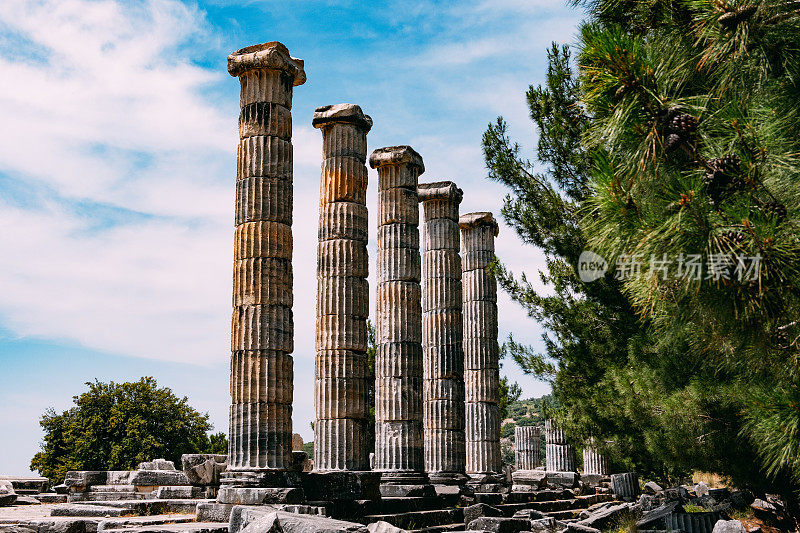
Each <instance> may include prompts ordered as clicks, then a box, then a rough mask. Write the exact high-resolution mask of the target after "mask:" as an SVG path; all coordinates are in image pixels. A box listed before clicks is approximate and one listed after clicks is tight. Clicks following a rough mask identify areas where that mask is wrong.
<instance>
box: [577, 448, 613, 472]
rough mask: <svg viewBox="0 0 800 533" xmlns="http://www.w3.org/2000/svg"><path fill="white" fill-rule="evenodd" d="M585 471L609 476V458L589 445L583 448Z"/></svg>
mask: <svg viewBox="0 0 800 533" xmlns="http://www.w3.org/2000/svg"><path fill="white" fill-rule="evenodd" d="M583 473H584V474H599V475H601V476H607V475H608V474H609V473H611V471H610V468H609V466H608V458H607V457H606V456H605V455H602V454H601V453H600V452H598V451H597V450H596V449H595V448H593V447H591V446H587V447H586V448H584V449H583Z"/></svg>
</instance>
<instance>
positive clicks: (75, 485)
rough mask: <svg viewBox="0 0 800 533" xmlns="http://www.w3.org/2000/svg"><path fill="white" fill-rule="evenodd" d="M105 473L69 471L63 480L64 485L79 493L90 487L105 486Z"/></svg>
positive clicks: (103, 471) (100, 471)
mask: <svg viewBox="0 0 800 533" xmlns="http://www.w3.org/2000/svg"><path fill="white" fill-rule="evenodd" d="M106 479H107V472H106V471H105V470H70V471H69V472H67V475H66V477H65V478H64V485H66V486H67V487H69V488H70V489H72V490H73V492H80V491H82V490H83V489H84V488H86V487H90V486H92V485H105V484H106Z"/></svg>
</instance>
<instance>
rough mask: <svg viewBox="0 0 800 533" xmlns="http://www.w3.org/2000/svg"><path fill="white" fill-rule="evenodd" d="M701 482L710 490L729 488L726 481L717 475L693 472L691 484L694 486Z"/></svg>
mask: <svg viewBox="0 0 800 533" xmlns="http://www.w3.org/2000/svg"><path fill="white" fill-rule="evenodd" d="M701 481H705V483H706V485H708V486H709V487H711V488H712V489H721V488H723V487H728V486H730V485H729V483H728V480H727V479H726V478H724V477H723V476H720V475H718V474H712V473H711V472H695V473H694V474H692V483H694V484H695V485H696V484H698V483H700V482H701Z"/></svg>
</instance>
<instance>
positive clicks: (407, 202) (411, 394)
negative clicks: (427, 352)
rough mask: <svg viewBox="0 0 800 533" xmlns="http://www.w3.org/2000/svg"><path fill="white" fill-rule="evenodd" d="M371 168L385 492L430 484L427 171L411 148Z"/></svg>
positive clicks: (378, 425) (395, 149)
mask: <svg viewBox="0 0 800 533" xmlns="http://www.w3.org/2000/svg"><path fill="white" fill-rule="evenodd" d="M369 163H370V166H371V167H372V168H375V169H377V170H378V260H377V282H378V287H377V307H376V332H375V335H376V343H377V353H376V356H375V469H376V470H378V471H381V472H382V483H383V484H387V483H394V482H397V483H406V484H413V483H425V482H426V481H427V477H426V476H425V475H424V461H423V453H422V449H423V445H422V309H421V302H420V298H421V291H420V253H419V200H418V197H417V180H418V178H419V175H420V174H422V173H423V172H424V170H425V167H424V165H423V163H422V157H420V155H419V154H418V153H417V152H415V151H414V150H413V149H412V148H411V147H410V146H391V147H387V148H379V149H377V150H375V151H374V152H372V155H370V158H369ZM381 491H382V494H384V495H385V496H388V495H391V494H390V493H389V492H387V491H386V490H384V487H383V486H382V487H381ZM397 495H408V494H397Z"/></svg>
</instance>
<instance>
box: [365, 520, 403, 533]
mask: <svg viewBox="0 0 800 533" xmlns="http://www.w3.org/2000/svg"><path fill="white" fill-rule="evenodd" d="M367 530H368V531H369V533H407V532H406V530H405V529H400V528H399V527H395V526H393V525H392V524H390V523H389V522H384V521H383V520H378V521H377V522H373V523H371V524H367Z"/></svg>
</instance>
